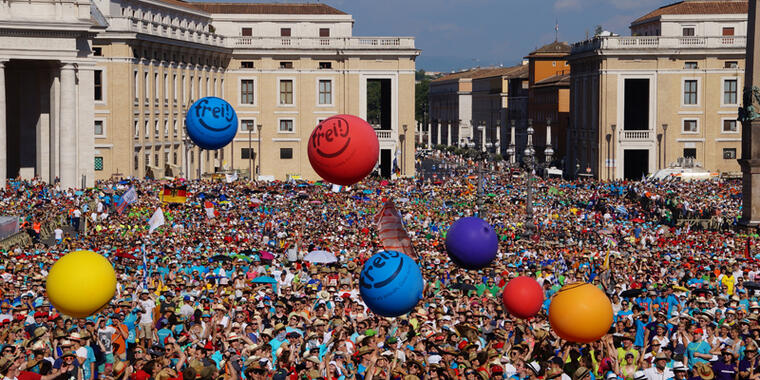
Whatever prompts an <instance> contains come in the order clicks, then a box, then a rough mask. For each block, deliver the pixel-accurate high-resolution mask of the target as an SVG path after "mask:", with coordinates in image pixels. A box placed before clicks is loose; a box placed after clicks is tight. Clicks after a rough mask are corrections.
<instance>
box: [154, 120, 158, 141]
mask: <svg viewBox="0 0 760 380" xmlns="http://www.w3.org/2000/svg"><path fill="white" fill-rule="evenodd" d="M153 137H156V138H157V137H158V120H156V122H155V123H153Z"/></svg>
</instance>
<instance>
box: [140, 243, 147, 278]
mask: <svg viewBox="0 0 760 380" xmlns="http://www.w3.org/2000/svg"><path fill="white" fill-rule="evenodd" d="M140 251H141V252H142V260H143V289H148V260H147V259H146V258H145V244H143V245H142V246H140Z"/></svg>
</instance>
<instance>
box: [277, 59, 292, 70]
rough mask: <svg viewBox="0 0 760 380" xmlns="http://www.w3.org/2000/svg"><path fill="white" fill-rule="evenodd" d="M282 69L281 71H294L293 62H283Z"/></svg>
mask: <svg viewBox="0 0 760 380" xmlns="http://www.w3.org/2000/svg"><path fill="white" fill-rule="evenodd" d="M280 68H281V69H292V68H293V62H291V61H282V62H280Z"/></svg>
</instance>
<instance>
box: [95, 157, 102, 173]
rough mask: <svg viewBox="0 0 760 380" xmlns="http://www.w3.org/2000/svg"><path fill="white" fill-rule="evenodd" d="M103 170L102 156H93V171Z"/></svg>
mask: <svg viewBox="0 0 760 380" xmlns="http://www.w3.org/2000/svg"><path fill="white" fill-rule="evenodd" d="M102 170H103V157H95V171H96V172H99V171H102Z"/></svg>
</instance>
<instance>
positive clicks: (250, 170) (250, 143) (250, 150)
mask: <svg viewBox="0 0 760 380" xmlns="http://www.w3.org/2000/svg"><path fill="white" fill-rule="evenodd" d="M252 154H253V126H252V125H250V124H248V179H249V180H253V178H254V177H253V157H251V155H252Z"/></svg>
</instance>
